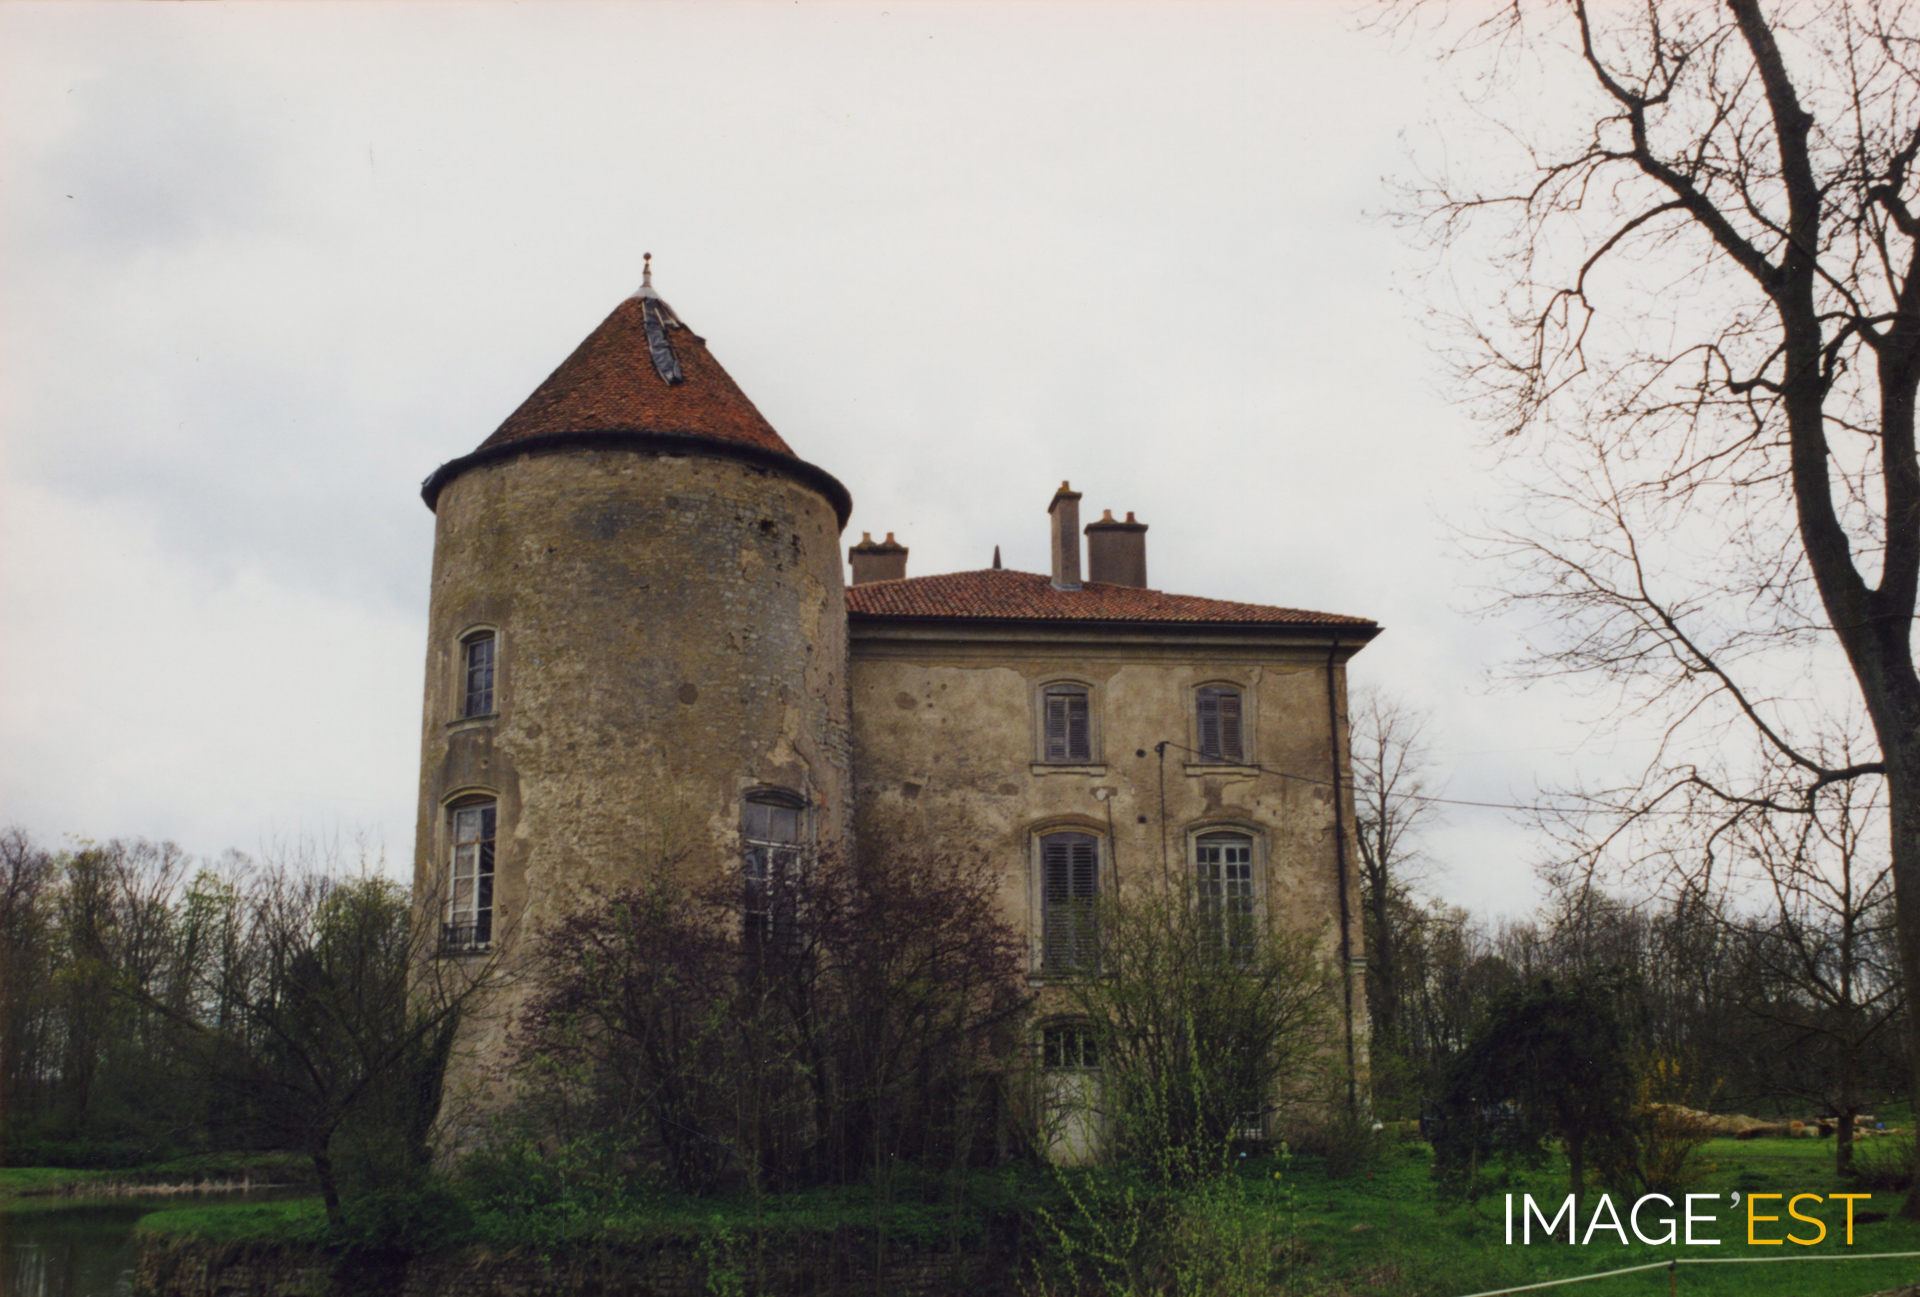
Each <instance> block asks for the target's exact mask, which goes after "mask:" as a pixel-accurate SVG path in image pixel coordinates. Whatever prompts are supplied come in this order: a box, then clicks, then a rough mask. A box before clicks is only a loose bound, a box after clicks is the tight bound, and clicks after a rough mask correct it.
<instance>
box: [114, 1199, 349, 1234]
mask: <svg viewBox="0 0 1920 1297" xmlns="http://www.w3.org/2000/svg"><path fill="white" fill-rule="evenodd" d="M136 1232H137V1233H141V1234H149V1235H161V1236H167V1235H171V1236H180V1235H193V1236H195V1237H199V1238H209V1239H217V1240H219V1241H221V1242H228V1241H232V1240H239V1239H274V1240H277V1241H281V1242H290V1243H300V1242H319V1241H320V1240H321V1239H322V1238H323V1237H324V1236H325V1235H326V1232H327V1210H326V1206H325V1205H324V1204H323V1203H322V1202H321V1201H320V1199H318V1198H288V1199H283V1200H281V1201H279V1202H220V1203H196V1204H194V1205H193V1206H190V1207H169V1208H167V1209H166V1210H164V1211H156V1212H149V1213H148V1214H147V1215H145V1216H142V1217H141V1218H140V1224H139V1225H138V1226H137V1227H136Z"/></svg>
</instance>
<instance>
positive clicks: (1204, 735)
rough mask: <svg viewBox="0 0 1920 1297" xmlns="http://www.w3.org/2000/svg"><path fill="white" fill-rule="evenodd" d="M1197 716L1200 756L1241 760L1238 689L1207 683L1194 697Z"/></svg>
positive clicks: (1211, 758)
mask: <svg viewBox="0 0 1920 1297" xmlns="http://www.w3.org/2000/svg"><path fill="white" fill-rule="evenodd" d="M1195 703H1196V706H1197V708H1198V711H1199V716H1200V759H1201V760H1203V761H1243V760H1245V759H1246V758H1245V757H1244V755H1243V751H1244V749H1243V747H1242V744H1241V739H1240V691H1239V690H1238V689H1229V688H1224V687H1209V688H1206V689H1202V690H1201V691H1200V696H1199V697H1198V698H1197V699H1196V700H1195Z"/></svg>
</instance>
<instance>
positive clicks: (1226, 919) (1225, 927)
mask: <svg viewBox="0 0 1920 1297" xmlns="http://www.w3.org/2000/svg"><path fill="white" fill-rule="evenodd" d="M1193 868H1194V891H1195V895H1194V903H1195V904H1196V905H1198V906H1199V909H1200V922H1201V929H1202V931H1203V932H1204V933H1205V934H1206V936H1207V939H1208V940H1209V942H1211V943H1213V944H1214V949H1215V950H1217V951H1220V952H1221V953H1223V954H1225V955H1226V956H1227V957H1228V958H1229V959H1231V960H1232V961H1233V962H1234V963H1236V964H1241V963H1245V962H1246V961H1248V960H1249V959H1251V958H1253V936H1254V913H1253V839H1252V838H1250V837H1248V836H1247V835H1246V834H1244V833H1209V834H1207V835H1206V836H1205V837H1203V838H1199V839H1196V840H1195V842H1194V844H1193Z"/></svg>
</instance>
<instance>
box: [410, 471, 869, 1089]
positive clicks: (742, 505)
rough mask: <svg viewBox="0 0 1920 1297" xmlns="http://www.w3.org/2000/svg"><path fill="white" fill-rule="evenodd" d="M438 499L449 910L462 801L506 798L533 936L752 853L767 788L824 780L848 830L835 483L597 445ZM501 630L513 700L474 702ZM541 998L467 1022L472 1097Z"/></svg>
mask: <svg viewBox="0 0 1920 1297" xmlns="http://www.w3.org/2000/svg"><path fill="white" fill-rule="evenodd" d="M436 513H437V530H436V535H435V543H434V571H433V594H432V606H431V611H430V614H429V631H428V651H427V668H426V695H425V696H426V704H425V712H424V715H423V717H422V722H421V744H420V750H421V771H420V801H419V819H418V830H417V835H416V841H415V852H414V861H415V865H414V868H415V887H416V895H417V896H420V897H422V898H426V899H425V900H424V901H423V904H426V905H442V904H444V900H443V899H442V898H443V897H444V888H445V874H446V869H447V861H448V856H449V850H450V847H449V824H448V812H447V806H448V803H449V802H450V801H452V800H454V799H456V798H459V797H461V796H465V795H469V794H476V793H485V794H490V795H493V796H495V797H497V798H498V800H499V807H500V813H499V827H498V835H499V836H498V851H497V859H496V884H495V905H496V910H495V919H494V922H495V931H496V934H505V942H506V943H507V944H508V945H509V946H511V943H512V941H513V940H514V936H515V934H520V933H526V932H529V931H534V930H537V929H538V928H539V927H540V926H541V925H542V924H543V923H545V922H548V921H550V920H552V919H553V918H555V917H557V916H558V915H560V914H563V913H565V912H567V911H568V910H569V909H572V908H574V907H576V906H578V905H579V904H581V903H582V902H583V900H584V899H585V898H586V897H587V896H588V895H589V893H590V889H593V888H604V887H609V886H615V885H618V884H620V883H621V882H623V881H627V880H632V879H634V878H635V877H637V876H638V874H639V871H640V870H642V869H643V868H645V867H646V866H647V865H648V864H649V863H650V862H651V861H654V860H657V859H660V858H661V857H662V856H663V855H665V854H668V853H674V852H685V853H687V859H686V863H685V868H687V869H688V870H689V871H691V872H693V873H694V874H696V875H697V876H698V875H703V874H704V875H705V876H711V872H712V871H717V870H720V869H724V868H730V867H732V866H733V862H735V861H737V860H738V859H739V858H740V851H739V845H738V835H739V824H740V804H741V798H742V795H743V794H744V793H746V792H747V791H748V790H749V789H751V788H753V787H755V786H761V785H772V786H778V787H782V788H787V789H791V790H794V791H796V792H799V793H801V794H803V795H805V796H806V797H807V799H808V801H809V803H810V805H811V806H812V808H813V810H812V813H811V815H810V817H809V818H810V822H811V827H812V830H813V832H814V833H815V834H817V836H818V837H819V838H820V839H821V840H833V839H837V838H839V837H841V836H843V835H844V834H845V832H846V830H847V828H848V826H849V821H850V815H849V812H850V805H851V787H852V785H851V778H850V772H849V760H850V727H849V717H848V694H847V664H846V630H845V626H846V613H845V592H844V589H843V587H842V579H841V573H840V561H839V526H838V522H837V520H836V518H835V515H834V510H833V508H832V506H831V505H830V504H829V503H828V502H827V501H826V500H825V499H824V498H822V497H821V496H820V495H819V493H817V492H816V491H814V490H812V489H811V488H809V487H807V486H805V485H803V484H802V483H800V482H797V481H795V480H792V479H790V478H788V477H785V476H783V475H781V474H779V473H777V472H770V471H768V470H766V469H764V468H760V467H756V466H754V465H750V464H745V463H741V462H739V461H736V460H732V459H727V458H723V457H706V456H698V455H682V456H674V455H656V454H646V453H637V452H634V451H630V450H613V451H605V452H601V451H586V450H577V449H576V450H569V451H565V452H562V453H553V454H534V455H523V456H520V457H517V458H514V459H509V460H504V461H500V462H496V463H491V464H485V465H482V466H478V467H475V468H473V469H470V470H468V471H467V472H465V473H463V474H462V475H461V476H459V477H458V478H456V479H455V480H454V481H453V482H452V483H450V484H449V485H448V486H447V487H446V488H445V489H444V490H443V491H442V492H441V494H440V497H439V500H438V504H437V509H436ZM483 626H485V627H492V628H494V629H495V630H496V632H497V634H498V636H499V640H498V656H497V665H496V681H495V709H496V710H495V713H494V715H492V716H491V717H488V718H486V719H482V720H465V719H462V718H461V715H460V712H461V707H462V704H463V699H464V692H463V690H464V679H463V674H462V665H463V664H462V657H461V650H460V639H461V637H462V636H463V635H464V634H466V633H468V632H469V631H470V630H472V629H474V628H477V627H483ZM497 940H498V937H497ZM519 998H520V997H519V996H518V995H516V994H509V995H507V996H506V997H504V998H502V999H500V1000H497V1001H496V1002H495V1003H494V1004H493V1005H492V1006H491V1008H490V1011H489V1012H488V1013H487V1014H486V1015H484V1017H483V1019H482V1020H480V1021H478V1022H476V1024H475V1025H474V1027H473V1029H472V1030H470V1031H469V1032H468V1033H467V1034H466V1037H465V1039H464V1040H463V1048H462V1049H461V1050H460V1051H459V1052H460V1055H461V1058H460V1059H459V1060H457V1061H456V1068H455V1076H454V1077H453V1078H452V1081H451V1083H450V1086H449V1093H450V1095H457V1094H458V1093H459V1092H460V1091H461V1090H462V1089H463V1088H464V1089H467V1090H471V1089H472V1088H473V1083H474V1081H475V1080H476V1076H477V1068H478V1067H479V1065H480V1063H481V1062H482V1061H483V1060H488V1059H497V1058H498V1057H499V1056H500V1049H499V1046H500V1043H501V1032H502V1030H503V1029H504V1026H505V1023H506V1020H507V1017H508V1015H509V1013H510V1011H511V1009H512V1008H513V1006H514V1005H515V1004H516V1003H517V1002H518V1000H519Z"/></svg>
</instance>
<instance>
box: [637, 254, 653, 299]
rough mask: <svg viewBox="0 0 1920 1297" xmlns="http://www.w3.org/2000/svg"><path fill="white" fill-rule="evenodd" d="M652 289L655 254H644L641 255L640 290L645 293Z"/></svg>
mask: <svg viewBox="0 0 1920 1297" xmlns="http://www.w3.org/2000/svg"><path fill="white" fill-rule="evenodd" d="M652 287H653V254H652V253H651V252H643V253H641V254H640V288H641V290H642V291H643V292H644V291H645V290H646V289H649V288H652Z"/></svg>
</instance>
